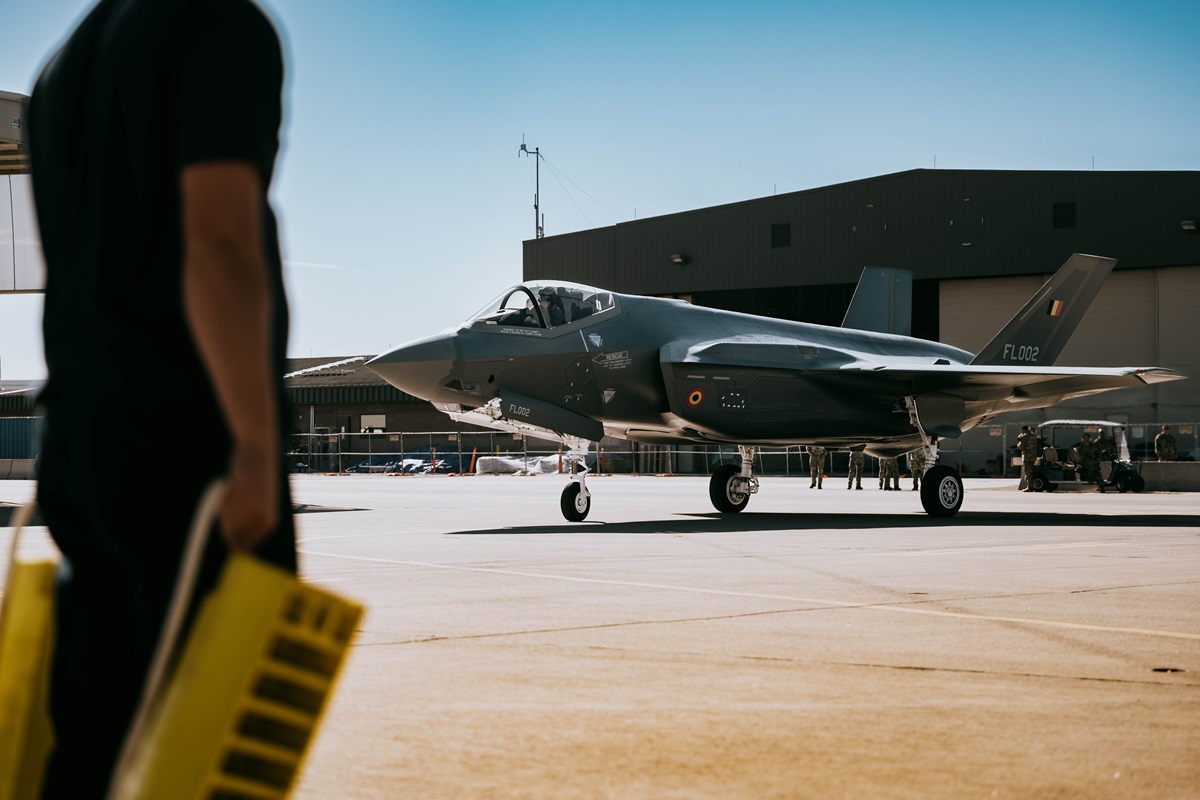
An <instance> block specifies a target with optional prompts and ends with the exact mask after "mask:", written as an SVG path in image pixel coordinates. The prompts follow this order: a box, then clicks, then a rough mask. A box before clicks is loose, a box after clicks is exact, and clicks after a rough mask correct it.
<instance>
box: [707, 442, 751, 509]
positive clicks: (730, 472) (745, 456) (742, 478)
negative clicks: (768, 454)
mask: <svg viewBox="0 0 1200 800" xmlns="http://www.w3.org/2000/svg"><path fill="white" fill-rule="evenodd" d="M755 450H756V448H753V447H742V446H739V447H738V451H739V452H740V453H741V454H742V464H741V466H734V465H733V464H722V465H721V466H719V467H717V468H716V469H715V470H713V474H712V477H711V478H710V479H709V481H708V497H709V499H710V500H712V504H713V507H715V508H716V509H717V511H720V512H721V513H722V514H736V513H737V512H739V511H741V510H742V509H743V508H745V507H746V505H747V504H748V503H749V502H750V495H752V494H756V493H757V492H758V478H756V477H754V454H755Z"/></svg>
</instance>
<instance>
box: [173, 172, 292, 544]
mask: <svg viewBox="0 0 1200 800" xmlns="http://www.w3.org/2000/svg"><path fill="white" fill-rule="evenodd" d="M181 186H182V189H181V191H182V214H183V246H184V253H183V298H184V311H185V313H186V315H187V321H188V325H189V327H190V328H191V332H192V337H193V339H194V340H195V342H196V347H197V349H198V350H199V352H200V357H201V360H202V361H203V362H204V366H205V368H206V369H207V370H208V374H209V378H210V379H211V381H212V384H213V386H214V388H215V391H216V395H217V400H218V402H219V403H220V405H221V410H222V412H223V413H224V415H225V421H226V424H227V425H228V426H229V430H230V433H231V434H232V436H233V454H232V456H231V459H230V464H229V487H228V491H227V493H226V496H225V502H224V505H223V507H222V509H221V532H222V535H223V536H224V537H225V539H226V541H227V542H228V543H229V545H230V546H231V547H233V548H234V549H238V550H249V549H252V548H253V547H254V546H255V545H257V544H258V543H259V542H260V541H261V540H262V539H263V538H265V536H266V535H267V534H268V533H270V532H271V531H272V530H273V529H274V528H275V526H276V524H277V523H278V521H279V520H278V514H279V512H278V497H279V491H280V488H281V487H280V486H279V458H280V456H279V448H280V442H279V433H278V431H279V424H278V411H277V408H276V403H275V397H274V394H273V390H272V387H273V385H274V381H275V379H276V378H277V376H275V375H273V374H272V371H271V363H272V360H271V355H270V354H271V333H270V331H271V321H272V317H273V313H274V309H273V307H272V299H271V298H272V295H271V288H270V281H269V277H268V267H267V260H266V256H265V253H264V250H263V242H262V202H263V186H262V180H261V178H260V177H259V174H258V170H257V169H255V167H254V166H253V165H251V164H250V163H249V162H242V161H213V162H203V163H199V164H193V165H190V166H188V167H185V168H184V170H183V173H182V176H181Z"/></svg>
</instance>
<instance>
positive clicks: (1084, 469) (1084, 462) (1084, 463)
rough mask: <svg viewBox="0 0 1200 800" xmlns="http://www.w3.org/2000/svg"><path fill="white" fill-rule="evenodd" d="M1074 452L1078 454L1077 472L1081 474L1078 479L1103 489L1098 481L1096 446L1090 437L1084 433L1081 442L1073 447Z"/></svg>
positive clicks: (1098, 465)
mask: <svg viewBox="0 0 1200 800" xmlns="http://www.w3.org/2000/svg"><path fill="white" fill-rule="evenodd" d="M1075 451H1076V452H1078V453H1079V460H1080V470H1079V471H1080V473H1081V474H1080V476H1079V477H1080V478H1081V479H1083V480H1085V481H1087V482H1088V483H1094V484H1096V485H1097V486H1100V488H1101V489H1103V488H1104V487H1103V486H1102V485H1101V481H1100V459H1099V458H1098V457H1097V454H1096V445H1095V444H1094V443H1093V442H1092V441H1091V437H1090V436H1088V434H1086V433H1085V434H1084V435H1083V440H1082V441H1080V442H1079V444H1077V445H1076V446H1075Z"/></svg>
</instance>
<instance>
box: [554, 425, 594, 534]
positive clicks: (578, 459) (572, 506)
mask: <svg viewBox="0 0 1200 800" xmlns="http://www.w3.org/2000/svg"><path fill="white" fill-rule="evenodd" d="M565 441H566V444H567V447H568V450H567V452H566V454H565V455H566V458H567V462H568V465H569V469H570V473H571V482H570V483H568V484H567V485H566V486H565V487H564V488H563V492H562V496H561V497H560V498H559V503H558V505H559V508H560V509H562V515H563V517H564V518H565V519H566V520H567V521H568V522H583V521H584V520H585V519H587V515H588V512H589V511H591V510H592V493H591V492H589V491H588V488H587V481H586V478H587V473H588V466H587V452H588V442H587V440H586V439H577V438H575V437H574V436H567V437H565Z"/></svg>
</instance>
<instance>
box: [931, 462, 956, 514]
mask: <svg viewBox="0 0 1200 800" xmlns="http://www.w3.org/2000/svg"><path fill="white" fill-rule="evenodd" d="M962 501H963V482H962V478H960V477H959V476H958V470H956V469H954V468H953V467H946V466H938V467H934V468H933V469H931V470H929V471H928V472H926V473H925V479H924V480H923V481H922V482H921V505H922V506H923V507H924V508H925V511H926V512H927V513H928V514H929V516H931V517H952V516H954V515H955V514H957V513H958V509H960V508H962Z"/></svg>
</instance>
